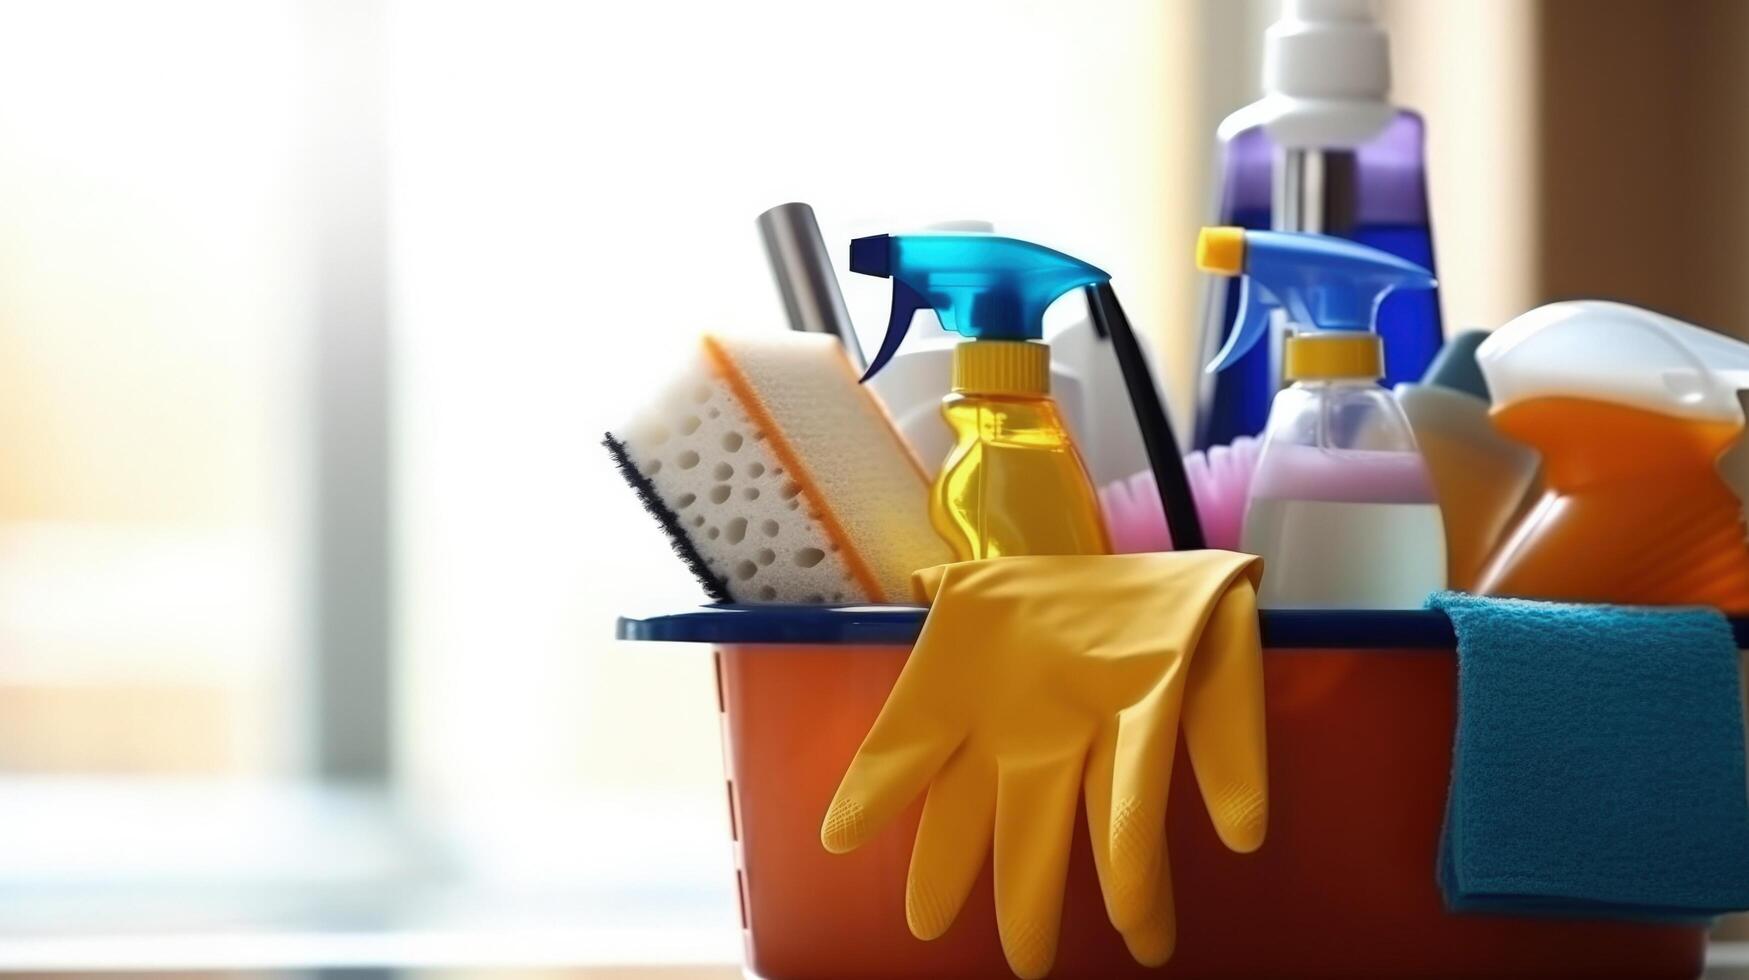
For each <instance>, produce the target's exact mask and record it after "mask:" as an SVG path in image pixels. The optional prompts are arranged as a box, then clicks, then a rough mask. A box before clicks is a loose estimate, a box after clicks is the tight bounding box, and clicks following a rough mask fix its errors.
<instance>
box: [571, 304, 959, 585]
mask: <svg viewBox="0 0 1749 980" xmlns="http://www.w3.org/2000/svg"><path fill="white" fill-rule="evenodd" d="M606 445H607V447H608V449H609V451H610V452H611V453H612V454H613V455H614V457H615V460H616V461H617V462H618V464H619V466H620V469H621V472H622V473H624V475H625V476H626V479H627V482H629V483H630V484H631V485H632V487H633V489H635V490H636V491H638V493H639V496H641V497H642V498H643V500H644V504H645V507H646V508H648V509H649V510H650V512H651V513H652V514H654V515H655V516H656V518H657V519H658V520H659V521H660V522H661V523H662V525H663V527H664V529H666V530H667V531H668V534H669V536H670V538H672V539H673V543H674V546H675V550H676V551H677V552H678V553H679V554H680V555H681V557H682V558H683V559H685V560H686V562H687V564H688V565H690V566H691V567H692V570H693V572H694V573H695V574H697V575H698V577H699V579H700V581H702V582H703V583H704V585H705V588H706V590H707V591H709V592H710V593H711V595H712V596H713V597H715V598H718V599H731V600H734V601H738V602H813V603H824V602H905V601H907V600H908V599H909V598H910V575H911V573H912V572H913V571H915V570H917V569H919V568H926V567H928V566H931V565H938V564H941V563H943V562H947V561H951V560H952V555H951V554H950V553H949V552H948V550H947V546H946V545H945V544H943V543H942V541H941V539H940V538H939V537H937V536H936V534H935V532H934V530H933V529H932V528H931V527H930V524H929V514H928V486H927V483H926V482H925V478H924V475H923V469H922V467H921V466H919V465H918V463H917V460H916V459H915V458H914V457H913V456H912V455H911V452H910V450H909V448H908V447H906V445H905V444H904V443H903V442H902V441H901V440H900V438H899V436H898V434H897V432H895V431H894V429H893V427H892V423H891V421H890V420H889V419H888V418H887V416H886V413H885V412H884V411H883V410H882V408H881V407H880V406H879V405H878V404H877V403H876V402H875V400H874V398H873V397H872V396H871V395H870V394H869V393H868V391H867V390H865V389H864V388H863V387H862V386H861V385H859V384H858V383H857V379H856V375H855V373H854V371H853V369H852V368H851V366H850V362H849V360H848V359H847V358H846V357H845V356H844V351H843V348H842V347H840V346H839V345H838V343H837V341H836V340H834V339H833V338H831V337H828V336H825V335H822V334H803V333H783V334H773V335H769V336H761V337H746V338H744V337H734V338H730V337H719V336H707V337H705V338H704V339H703V341H702V344H701V346H700V349H699V352H698V354H697V356H696V357H695V358H694V359H693V361H692V363H691V364H689V365H688V366H687V367H686V368H685V369H683V370H682V371H681V372H680V373H679V375H678V376H677V377H675V378H674V380H673V381H672V382H671V384H670V385H669V386H668V387H667V388H666V389H665V390H664V391H663V392H661V393H660V394H659V395H658V397H657V398H656V399H655V401H654V402H653V403H652V404H651V405H650V406H649V407H648V408H646V409H645V410H644V411H642V412H640V413H638V414H637V415H636V417H634V418H633V419H632V421H631V422H630V423H629V424H627V425H626V426H624V427H623V428H622V429H621V430H619V431H616V432H610V433H608V435H607V438H606Z"/></svg>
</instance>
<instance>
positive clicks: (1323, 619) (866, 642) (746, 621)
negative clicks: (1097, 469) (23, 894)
mask: <svg viewBox="0 0 1749 980" xmlns="http://www.w3.org/2000/svg"><path fill="white" fill-rule="evenodd" d="M927 613H928V609H927V608H925V607H923V606H867V605H863V606H802V605H771V604H758V603H716V604H712V605H705V606H700V607H698V608H695V609H688V610H684V611H681V612H673V613H663V614H658V615H651V616H621V617H620V618H619V622H618V624H617V628H616V630H615V635H616V636H618V638H619V639H621V640H633V641H642V642H661V643H709V644H712V645H716V646H734V645H795V644H805V645H813V646H910V645H911V644H913V643H914V642H916V640H917V635H918V633H919V632H921V631H922V629H923V619H924V617H925V615H926V614H927ZM1259 620H1260V623H1261V629H1262V635H1263V645H1264V646H1265V647H1269V648H1271V649H1278V650H1429V651H1439V650H1444V651H1450V650H1453V649H1455V648H1456V647H1457V637H1456V635H1455V634H1453V632H1452V627H1451V620H1449V619H1447V618H1446V615H1445V613H1443V612H1439V611H1437V610H1426V609H1380V610H1352V609H1265V610H1263V611H1261V612H1260V613H1259ZM1731 629H1732V632H1733V633H1735V634H1736V638H1737V645H1738V647H1739V648H1746V649H1749V619H1732V620H1731Z"/></svg>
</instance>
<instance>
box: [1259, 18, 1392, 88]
mask: <svg viewBox="0 0 1749 980" xmlns="http://www.w3.org/2000/svg"><path fill="white" fill-rule="evenodd" d="M1263 38H1264V40H1263V91H1264V92H1265V93H1266V94H1268V95H1285V96H1289V97H1291V98H1296V99H1344V100H1356V99H1368V100H1383V99H1384V98H1385V97H1386V96H1387V95H1389V94H1390V91H1391V40H1390V36H1389V35H1387V34H1386V33H1385V31H1384V29H1383V28H1381V27H1380V26H1379V25H1378V22H1377V21H1376V20H1374V19H1373V11H1372V4H1371V3H1370V2H1369V0H1287V2H1286V3H1284V4H1283V5H1282V10H1281V19H1279V20H1277V21H1276V22H1275V23H1274V24H1272V25H1271V26H1270V28H1269V30H1268V31H1266V32H1265V33H1264V35H1263Z"/></svg>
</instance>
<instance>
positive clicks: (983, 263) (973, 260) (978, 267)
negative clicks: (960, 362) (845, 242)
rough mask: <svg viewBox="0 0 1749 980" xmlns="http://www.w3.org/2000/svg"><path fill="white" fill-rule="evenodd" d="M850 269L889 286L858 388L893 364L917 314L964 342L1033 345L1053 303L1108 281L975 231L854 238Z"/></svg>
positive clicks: (1067, 260)
mask: <svg viewBox="0 0 1749 980" xmlns="http://www.w3.org/2000/svg"><path fill="white" fill-rule="evenodd" d="M850 269H851V271H852V272H860V273H863V274H864V275H871V276H880V277H882V278H890V279H892V280H893V310H892V314H891V316H889V317H888V319H887V334H886V336H885V337H884V338H882V340H881V347H880V351H879V352H878V353H877V354H876V355H875V358H874V360H873V361H871V362H870V363H869V366H868V371H867V372H866V373H864V374H863V377H862V379H863V380H864V381H867V380H868V379H869V378H871V377H873V376H874V375H875V373H876V372H878V371H879V370H880V369H881V368H882V367H884V366H886V363H887V362H888V361H890V360H892V358H893V355H894V354H895V353H897V352H898V349H899V346H900V344H902V343H903V342H904V339H905V335H906V333H907V332H908V331H909V330H910V326H911V318H912V317H913V316H914V315H915V314H916V312H917V311H918V310H920V309H931V310H934V311H935V315H936V318H937V319H938V320H939V321H940V322H941V326H942V329H944V330H947V331H949V332H951V333H957V334H959V335H961V336H962V337H966V338H968V339H971V340H1040V339H1043V337H1044V312H1045V308H1046V307H1048V306H1050V305H1051V303H1052V302H1054V301H1055V300H1056V299H1057V297H1059V296H1061V295H1063V294H1064V293H1066V292H1069V291H1070V290H1072V289H1076V288H1078V287H1081V286H1088V285H1092V284H1095V283H1102V282H1106V281H1108V280H1109V279H1110V278H1111V277H1110V276H1108V275H1106V274H1105V272H1104V271H1102V270H1100V269H1098V268H1095V267H1094V266H1091V265H1088V264H1087V263H1085V262H1082V261H1081V260H1080V259H1077V258H1075V257H1074V256H1072V255H1065V254H1063V253H1062V252H1058V251H1056V250H1054V249H1049V248H1046V247H1044V246H1043V245H1037V244H1034V243H1032V242H1028V241H1022V240H1020V239H1018V238H1006V237H1003V236H1000V235H990V234H985V233H981V232H980V233H971V232H946V233H933V234H921V235H871V236H869V237H866V238H858V239H855V240H853V241H852V242H851V243H850Z"/></svg>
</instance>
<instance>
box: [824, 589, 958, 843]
mask: <svg viewBox="0 0 1749 980" xmlns="http://www.w3.org/2000/svg"><path fill="white" fill-rule="evenodd" d="M965 567H966V566H963V565H942V566H938V567H937V568H935V569H925V570H924V571H923V572H920V573H918V574H919V575H920V576H923V577H926V578H929V579H930V581H931V582H933V583H934V586H935V587H940V588H947V589H951V588H952V582H951V580H952V579H954V578H957V577H960V576H961V573H962V572H963V571H964V569H965ZM943 583H947V584H945V585H944V584H943ZM977 616H978V610H977V608H976V607H975V605H974V604H973V603H970V602H959V603H954V602H943V603H941V604H940V605H937V606H935V607H934V608H932V609H930V611H929V618H928V619H926V620H924V623H923V632H922V633H921V634H920V635H919V636H918V638H917V646H916V647H915V648H914V649H913V650H912V651H911V656H910V657H909V658H907V659H906V661H905V668H904V670H902V671H900V673H899V679H898V681H896V682H895V683H894V684H893V691H892V693H891V694H889V695H888V696H887V702H886V704H884V705H882V706H881V713H880V715H879V717H877V718H876V719H875V723H874V725H873V727H871V728H870V729H869V732H868V736H867V737H866V738H864V739H863V742H862V747H861V748H859V749H857V750H856V757H855V758H853V759H851V760H850V768H849V769H847V770H846V771H845V773H844V778H843V780H841V781H840V782H839V784H838V792H837V793H836V794H835V795H834V796H833V797H832V805H831V806H830V807H828V808H827V810H826V817H825V819H824V820H822V821H821V824H820V843H821V844H824V845H825V847H826V850H828V851H831V852H833V853H834V854H842V853H844V852H845V851H850V850H855V849H856V848H857V847H859V846H861V844H862V843H863V841H865V840H867V839H868V838H869V837H871V836H873V835H874V834H876V833H878V832H879V831H880V829H881V828H882V827H883V826H885V825H886V823H887V821H889V820H891V819H892V818H893V817H894V816H895V815H896V814H898V813H899V811H901V810H903V809H904V808H905V807H906V806H907V805H908V804H909V803H910V802H911V801H912V800H914V799H916V798H917V794H919V793H921V792H923V789H924V787H926V786H928V785H929V781H930V779H932V778H933V777H934V776H935V773H936V771H937V770H939V769H940V768H941V767H942V765H943V764H944V763H946V762H947V759H948V757H949V756H951V755H952V754H953V752H954V750H955V749H957V748H959V745H960V743H961V742H962V741H964V739H965V733H966V731H967V726H968V724H969V721H968V719H967V717H966V712H967V710H968V709H967V703H968V702H967V690H968V688H969V687H970V686H972V685H974V684H975V683H977V678H976V677H975V676H968V675H967V673H966V671H967V665H968V663H970V662H972V659H971V656H970V655H971V654H972V653H973V652H974V651H972V650H968V649H967V640H968V638H969V637H973V636H981V635H982V633H981V632H980V631H979V630H978V629H977V628H976V626H975V620H976V619H977Z"/></svg>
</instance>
